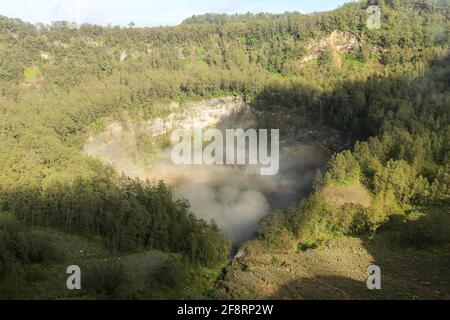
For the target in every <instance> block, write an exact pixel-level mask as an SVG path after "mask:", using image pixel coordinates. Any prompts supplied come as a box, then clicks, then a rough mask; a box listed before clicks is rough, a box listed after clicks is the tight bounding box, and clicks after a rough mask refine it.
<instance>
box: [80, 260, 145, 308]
mask: <svg viewBox="0 0 450 320" xmlns="http://www.w3.org/2000/svg"><path fill="white" fill-rule="evenodd" d="M82 286H83V289H85V290H88V291H90V292H92V293H93V294H95V295H96V296H97V297H100V299H105V300H128V299H135V298H136V297H137V294H136V291H135V290H134V289H133V282H132V280H131V277H130V275H129V274H128V272H127V271H126V270H125V268H124V267H123V266H122V265H121V264H120V263H114V262H113V263H111V262H107V263H106V262H105V263H100V264H98V265H96V266H95V267H92V268H91V269H87V270H86V271H85V272H84V273H83V283H82Z"/></svg>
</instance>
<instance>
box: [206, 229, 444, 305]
mask: <svg viewBox="0 0 450 320" xmlns="http://www.w3.org/2000/svg"><path fill="white" fill-rule="evenodd" d="M449 249H450V246H449V245H446V246H443V247H440V248H433V249H428V250H417V249H411V248H401V247H396V246H395V245H393V244H392V243H391V241H390V238H389V236H388V234H385V235H382V236H379V237H376V239H374V240H369V239H359V238H355V237H342V238H340V239H336V240H332V241H330V242H328V243H327V244H326V245H325V246H324V247H323V248H319V249H315V250H309V251H307V252H299V253H270V252H268V251H267V250H266V249H264V247H263V244H262V243H261V242H260V241H258V240H255V241H253V242H250V243H248V244H247V245H246V246H244V248H243V249H242V250H243V252H245V255H244V257H241V258H239V259H235V260H234V261H233V264H232V265H231V266H230V267H229V268H228V270H227V274H226V276H225V278H224V280H223V281H221V282H220V283H219V285H218V289H217V291H216V292H215V296H216V297H218V298H226V299H266V298H268V299H308V300H309V299H450V274H449V270H448V266H449V265H450V250H449ZM372 264H376V265H379V266H380V267H381V271H382V290H381V291H369V290H368V289H367V288H366V281H367V277H368V276H367V274H366V270H367V268H368V267H369V266H370V265H372Z"/></svg>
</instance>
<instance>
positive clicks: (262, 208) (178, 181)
mask: <svg viewBox="0 0 450 320" xmlns="http://www.w3.org/2000/svg"><path fill="white" fill-rule="evenodd" d="M172 108H173V109H174V110H176V111H174V112H173V113H171V114H169V115H168V116H167V117H165V118H159V119H154V120H151V121H147V122H143V123H139V124H136V123H128V124H126V125H124V124H120V123H113V124H111V125H110V126H109V127H108V128H107V129H106V130H105V131H104V132H102V133H99V134H95V135H93V136H91V137H90V138H89V140H88V141H87V143H86V144H85V147H84V152H85V153H86V154H88V155H90V156H93V157H97V158H99V159H101V160H102V161H104V162H106V163H109V164H111V165H113V166H114V167H115V168H116V169H117V170H118V171H119V172H122V173H124V174H126V175H128V176H131V177H138V178H141V179H150V180H155V181H158V180H164V181H165V182H166V183H167V184H168V185H169V186H170V187H171V188H172V190H173V191H174V197H176V198H186V199H188V200H189V202H190V203H191V207H192V211H193V212H194V213H195V215H196V216H197V217H199V218H203V219H205V220H207V221H214V222H215V223H216V224H217V225H218V226H219V228H220V229H221V230H223V231H224V232H225V233H226V234H227V235H228V236H230V237H231V238H232V239H233V240H235V241H236V242H239V243H240V242H243V241H245V240H248V239H250V238H252V237H253V236H254V234H255V232H256V231H257V230H258V224H259V221H260V220H261V219H262V218H263V217H265V216H266V215H268V214H270V213H271V212H273V211H274V210H276V209H279V208H285V207H287V206H290V205H293V204H295V203H298V202H299V201H300V200H301V199H302V197H304V196H305V195H307V194H308V193H309V192H310V191H311V186H312V181H313V178H314V175H315V172H316V171H317V169H323V167H324V166H325V165H326V162H327V160H328V159H329V154H328V153H327V152H324V151H323V150H322V149H321V148H320V143H317V142H318V141H317V140H322V139H323V137H324V136H328V137H329V136H335V135H336V133H335V132H323V130H318V131H314V130H310V129H308V130H306V129H301V128H296V129H295V130H293V129H292V128H279V129H280V134H281V141H280V142H281V144H280V169H279V172H278V174H276V175H274V176H262V175H260V174H259V173H258V172H259V170H249V169H254V168H252V167H250V168H249V167H248V166H227V165H175V164H173V162H172V161H171V150H172V149H171V147H166V148H165V149H163V150H160V152H159V154H158V156H157V157H156V158H155V159H153V161H152V164H151V166H149V167H146V166H143V165H142V164H139V161H137V159H136V148H137V145H138V144H139V143H138V141H137V140H138V138H137V137H139V136H140V137H142V135H144V136H145V137H148V139H155V138H156V137H158V136H161V135H164V134H169V133H170V132H171V131H172V130H175V129H177V128H183V129H187V130H189V129H193V128H198V127H203V128H207V127H211V126H215V127H217V128H219V129H238V128H242V129H246V128H253V127H254V126H256V124H255V119H256V118H258V117H255V114H254V113H253V112H252V111H251V110H249V107H248V106H247V105H246V104H245V103H244V102H243V101H242V100H241V99H239V98H224V99H214V100H208V101H202V102H197V103H190V104H187V105H184V106H179V105H177V106H172ZM180 109H181V111H180ZM267 129H278V128H267ZM269 141H270V139H269ZM255 172H256V173H255Z"/></svg>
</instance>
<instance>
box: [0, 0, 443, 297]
mask: <svg viewBox="0 0 450 320" xmlns="http://www.w3.org/2000/svg"><path fill="white" fill-rule="evenodd" d="M373 3H376V4H378V5H379V6H380V8H381V11H382V13H383V14H382V16H383V21H382V28H381V29H379V30H369V29H367V27H366V23H365V22H366V19H367V12H366V8H367V6H368V5H369V4H373ZM449 36H450V22H449V16H448V4H447V5H446V6H442V5H441V6H439V7H437V6H435V5H434V2H432V1H400V0H380V1H361V2H358V3H350V4H347V5H344V6H342V7H341V8H339V9H337V10H335V11H332V12H325V13H317V14H311V15H302V14H299V13H286V14H282V15H269V14H260V15H250V14H248V15H235V16H227V15H205V16H199V17H192V18H190V19H187V20H186V21H185V22H184V23H183V24H181V25H179V26H177V27H164V28H142V29H140V28H119V27H100V26H94V25H88V24H85V25H82V26H80V28H79V29H73V28H70V27H69V26H68V24H67V23H65V22H57V23H54V24H53V25H52V26H49V27H46V26H39V27H37V26H34V25H31V24H28V23H24V22H22V21H19V20H14V19H9V18H6V17H0V150H1V151H2V152H0V249H1V250H0V252H1V255H0V297H1V298H14V297H23V296H24V295H26V293H24V291H23V290H25V288H27V287H29V284H30V283H34V282H36V281H38V280H39V278H40V273H39V272H34V271H33V270H35V269H34V267H36V265H37V266H39V265H41V264H43V263H47V262H48V263H56V262H55V261H58V259H62V258H63V257H62V256H61V254H60V253H58V252H57V251H55V250H54V248H52V245H51V243H52V241H50V240H48V239H47V240H46V238H45V236H44V237H42V236H41V235H40V234H39V233H36V231H37V230H41V229H42V228H50V229H51V230H59V231H62V232H65V233H68V234H77V235H80V236H82V237H84V238H95V239H97V240H98V241H99V243H100V244H101V245H103V246H104V247H106V248H107V249H108V250H109V252H110V254H120V255H126V254H129V253H130V252H135V251H139V250H153V249H158V250H161V251H164V252H166V253H168V254H169V253H170V254H174V253H175V254H179V255H181V256H182V258H180V259H181V262H180V261H178V260H177V262H173V263H169V264H167V265H166V266H164V267H163V268H162V269H161V270H162V271H161V270H160V274H159V275H158V274H156V275H155V274H153V275H148V286H149V288H153V289H155V288H156V289H155V290H156V295H155V296H154V297H155V298H157V297H161V296H168V297H179V296H176V291H174V290H173V287H175V288H178V287H180V288H181V287H182V286H183V284H184V283H185V281H186V280H185V279H194V280H192V282H193V283H198V285H199V286H200V287H210V286H211V283H214V281H215V279H214V278H215V275H216V274H217V273H216V272H215V271H211V270H216V268H220V267H221V266H223V265H224V263H226V261H227V256H228V253H229V250H230V247H231V244H230V241H229V240H228V239H226V237H225V236H224V235H223V234H222V233H221V232H220V230H218V228H217V226H215V225H214V224H213V223H207V222H205V221H202V220H199V219H197V218H195V216H194V213H192V212H191V211H190V208H189V204H188V203H187V202H186V201H174V200H173V199H172V194H171V191H170V189H169V188H167V187H166V186H165V185H164V183H163V182H161V183H150V182H145V181H135V180H130V179H128V178H125V177H120V176H119V175H118V174H117V173H115V172H114V171H113V170H112V169H111V168H110V167H107V166H105V165H103V164H102V163H100V162H99V161H97V160H93V159H90V158H88V157H86V156H84V155H82V153H81V152H80V150H81V147H82V145H83V142H84V141H85V139H86V138H87V137H88V135H89V134H90V133H92V131H94V130H99V129H101V128H102V127H103V125H104V124H106V123H107V121H108V120H110V119H121V118H122V117H123V114H124V113H127V114H131V115H133V116H136V117H141V118H144V119H149V118H152V117H154V116H156V115H158V114H160V113H161V112H164V110H162V109H161V108H160V107H158V106H160V105H162V104H164V103H167V102H169V101H175V100H178V101H184V100H195V99H203V98H207V97H212V96H219V95H224V94H227V95H230V94H236V95H242V96H243V97H244V98H245V99H246V100H247V101H250V102H251V103H252V105H253V107H254V108H257V109H259V110H262V111H264V112H267V113H269V114H270V113H285V114H288V115H290V116H291V119H299V120H298V121H304V120H307V121H312V122H316V123H320V124H324V125H327V126H330V127H334V128H337V129H339V130H341V131H343V132H344V133H346V134H347V135H349V136H351V137H353V139H354V141H355V147H354V148H353V149H352V150H348V151H344V152H342V153H338V154H336V155H334V156H333V158H332V160H331V161H330V163H329V168H328V170H327V172H325V173H324V174H320V175H318V179H317V181H316V182H315V193H314V194H313V195H311V197H309V198H308V199H305V200H304V201H303V202H302V203H301V204H300V206H299V207H294V208H290V209H287V210H282V211H280V212H278V213H276V214H274V215H272V216H270V217H268V218H267V219H265V220H264V221H263V231H262V233H261V238H262V239H265V240H266V243H267V244H268V246H269V247H270V248H272V249H274V250H275V249H280V248H281V249H282V250H288V251H294V250H297V249H301V250H306V249H308V248H315V247H317V246H319V245H321V244H322V243H324V242H326V241H328V240H330V239H333V238H335V237H337V236H340V235H343V234H346V235H348V234H357V235H360V234H367V235H369V236H371V237H373V236H376V235H377V233H378V232H380V231H383V230H388V229H390V228H391V229H393V230H395V234H397V235H398V241H400V242H403V243H405V244H406V245H412V246H423V245H428V244H429V245H439V244H442V243H446V242H448V237H446V236H441V235H442V233H444V234H448V231H446V230H448V229H446V226H447V225H448V222H449V206H450V178H449V177H450V147H449V141H450V124H449V117H450V114H449V112H450V108H449V106H450V92H449V90H450V87H449V83H450V68H449V65H450V64H449V62H450V60H449V43H450V38H449ZM330 39H331V40H330ZM336 41H338V42H340V43H341V42H342V43H344V44H346V45H345V46H344V47H345V48H344V49H338V46H337V45H336ZM322 43H324V45H322ZM124 52H125V53H126V58H124V57H125V55H123V53H124ZM30 66H32V67H30ZM37 80H39V81H37ZM30 83H33V84H34V85H33V86H30V85H29V84H30ZM269 121H270V117H269ZM268 124H270V123H268ZM141 139H142V137H140V138H139V140H140V142H139V144H140V148H150V147H151V146H152V145H154V141H151V142H148V141H142V140H141ZM136 156H139V155H136ZM143 161H144V162H148V159H144V160H143ZM339 188H349V190H350V191H349V190H346V192H347V193H348V192H351V190H358V193H356V194H357V195H358V194H361V195H363V198H364V200H358V199H356V200H351V201H350V202H348V203H347V200H345V199H347V198H345V197H344V200H343V201H335V202H333V201H331V202H330V201H329V199H327V194H332V195H333V196H334V198H333V197H331V199H335V198H339V197H340V195H341V193H342V192H343V191H342V190H341V189H339ZM352 188H355V189H352ZM361 188H363V189H364V190H365V191H361ZM351 199H352V198H351ZM367 199H369V200H367ZM367 202H368V203H367ZM417 212H420V214H419V217H418V218H417V219H415V218H414V217H416V216H417ZM174 266H175V267H174ZM177 266H178V267H177ZM96 268H98V269H96ZM96 268H93V271H92V274H93V276H92V278H91V280H92V281H89V285H88V288H89V290H90V291H89V292H90V293H91V294H92V296H93V297H108V298H133V297H139V294H140V293H139V292H138V291H139V290H137V291H136V290H132V289H130V290H128V289H127V290H125V289H124V288H125V287H126V288H129V287H130V285H129V281H130V280H129V278H128V277H129V275H127V274H126V272H125V271H124V269H123V268H122V267H121V266H120V265H119V266H114V265H113V266H110V267H103V266H102V265H100V264H98V266H97V267H96ZM102 268H103V269H102ZM105 268H109V269H105ZM173 268H178V269H180V270H181V271H180V274H177V273H176V272H174V269H173ZM205 268H208V269H205ZM100 273H101V274H104V277H99V276H96V275H98V274H100ZM161 273H162V274H164V277H161ZM180 277H181V278H180ZM111 279H114V281H113V280H111ZM141 290H144V292H145V289H141ZM178 292H179V291H178ZM158 293H160V295H159V296H157V294H158ZM52 298H58V297H56V296H53V297H52Z"/></svg>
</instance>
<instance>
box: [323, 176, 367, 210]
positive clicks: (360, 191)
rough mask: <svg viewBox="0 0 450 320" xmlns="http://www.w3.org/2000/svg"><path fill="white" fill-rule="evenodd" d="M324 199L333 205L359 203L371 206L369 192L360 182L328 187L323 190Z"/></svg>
mask: <svg viewBox="0 0 450 320" xmlns="http://www.w3.org/2000/svg"><path fill="white" fill-rule="evenodd" d="M321 195H322V196H323V199H324V200H325V201H327V202H328V203H329V204H331V205H337V206H342V205H344V204H359V205H362V206H363V207H365V208H367V207H369V206H370V203H371V197H370V194H369V192H368V191H367V190H366V188H364V186H362V185H361V184H360V183H359V182H358V183H353V184H349V185H343V186H332V187H326V188H324V189H323V190H322V191H321Z"/></svg>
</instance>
